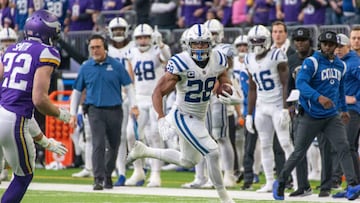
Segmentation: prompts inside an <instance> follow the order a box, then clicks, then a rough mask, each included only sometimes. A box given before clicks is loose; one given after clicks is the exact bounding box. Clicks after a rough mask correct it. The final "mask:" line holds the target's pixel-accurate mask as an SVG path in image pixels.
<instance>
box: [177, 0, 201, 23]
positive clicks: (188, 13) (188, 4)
mask: <svg viewBox="0 0 360 203" xmlns="http://www.w3.org/2000/svg"><path fill="white" fill-rule="evenodd" d="M200 8H202V9H204V10H205V11H204V12H203V14H202V15H201V16H199V17H196V16H194V12H195V11H196V10H197V9H200ZM207 9H208V8H207V6H206V0H184V1H183V5H182V7H181V12H182V13H181V16H183V17H185V27H191V26H192V25H194V24H196V23H204V22H205V17H206V11H207Z"/></svg>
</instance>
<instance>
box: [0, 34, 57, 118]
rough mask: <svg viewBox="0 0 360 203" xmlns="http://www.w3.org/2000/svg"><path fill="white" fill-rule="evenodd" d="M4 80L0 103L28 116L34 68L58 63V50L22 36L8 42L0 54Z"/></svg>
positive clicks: (32, 107)
mask: <svg viewBox="0 0 360 203" xmlns="http://www.w3.org/2000/svg"><path fill="white" fill-rule="evenodd" d="M2 62H3V64H4V80H3V83H2V93H1V99H0V105H1V106H3V107H4V108H5V109H7V110H8V111H11V112H14V113H16V114H17V115H20V116H24V117H26V118H31V117H32V114H33V110H34V104H33V102H32V89H33V80H34V75H35V72H36V69H37V68H39V67H41V66H45V65H49V66H52V67H54V68H56V67H58V66H59V65H60V54H59V52H58V51H57V50H56V49H55V48H54V47H51V46H47V45H45V44H42V43H40V42H37V41H29V40H25V41H22V42H20V43H17V44H14V45H11V46H10V47H9V48H8V49H7V50H6V52H5V53H4V55H3V57H2Z"/></svg>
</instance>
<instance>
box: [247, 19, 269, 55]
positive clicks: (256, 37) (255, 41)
mask: <svg viewBox="0 0 360 203" xmlns="http://www.w3.org/2000/svg"><path fill="white" fill-rule="evenodd" d="M248 45H249V48H250V50H251V51H252V52H254V53H255V54H256V55H260V54H262V53H264V52H265V51H267V50H268V49H270V46H271V34H270V31H269V30H268V29H267V28H266V27H264V26H262V25H256V26H254V27H252V28H251V29H250V31H249V33H248Z"/></svg>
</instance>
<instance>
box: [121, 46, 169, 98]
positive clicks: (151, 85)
mask: <svg viewBox="0 0 360 203" xmlns="http://www.w3.org/2000/svg"><path fill="white" fill-rule="evenodd" d="M127 58H128V60H129V61H130V63H131V65H132V69H133V72H134V84H135V91H136V95H142V96H151V95H152V92H153V91H154V89H155V86H156V84H157V82H158V80H159V79H160V77H161V76H162V75H163V74H164V73H165V69H164V66H163V64H162V63H161V61H160V50H159V48H158V47H157V46H152V47H151V48H150V49H149V50H148V51H146V52H140V51H139V49H138V48H136V47H134V48H132V49H130V51H129V53H128V54H127Z"/></svg>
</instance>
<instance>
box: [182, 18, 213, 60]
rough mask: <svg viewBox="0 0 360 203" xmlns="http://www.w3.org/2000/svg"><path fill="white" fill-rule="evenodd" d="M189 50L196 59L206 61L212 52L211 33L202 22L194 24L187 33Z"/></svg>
mask: <svg viewBox="0 0 360 203" xmlns="http://www.w3.org/2000/svg"><path fill="white" fill-rule="evenodd" d="M187 37H188V47H187V51H188V52H189V54H190V56H191V57H192V58H193V59H194V60H196V61H205V60H206V59H208V58H209V55H210V52H211V38H212V36H211V33H210V31H209V30H208V29H207V28H206V27H205V26H204V25H202V24H195V25H193V26H192V27H191V28H190V29H189V31H188V34H187Z"/></svg>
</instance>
